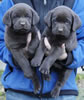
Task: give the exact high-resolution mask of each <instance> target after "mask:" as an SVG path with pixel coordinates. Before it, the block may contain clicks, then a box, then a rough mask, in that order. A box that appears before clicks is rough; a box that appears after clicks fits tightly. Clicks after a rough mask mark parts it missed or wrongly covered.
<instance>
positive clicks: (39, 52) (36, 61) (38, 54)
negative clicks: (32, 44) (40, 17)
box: [31, 39, 45, 67]
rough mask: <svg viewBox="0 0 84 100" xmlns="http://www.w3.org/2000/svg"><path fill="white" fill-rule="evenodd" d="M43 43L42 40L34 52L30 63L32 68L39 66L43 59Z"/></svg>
mask: <svg viewBox="0 0 84 100" xmlns="http://www.w3.org/2000/svg"><path fill="white" fill-rule="evenodd" d="M44 49H45V48H44V43H43V39H42V40H41V42H40V44H39V47H38V48H37V50H36V53H35V56H34V58H33V59H32V61H31V65H32V66H34V67H37V66H40V64H41V62H42V59H43V57H44Z"/></svg>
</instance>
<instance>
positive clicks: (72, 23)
mask: <svg viewBox="0 0 84 100" xmlns="http://www.w3.org/2000/svg"><path fill="white" fill-rule="evenodd" d="M44 21H45V23H46V24H47V26H48V27H49V28H51V30H52V34H53V35H60V36H64V37H65V38H68V37H69V35H70V33H71V32H72V31H76V30H77V29H78V28H79V27H80V25H81V21H80V19H79V17H78V16H77V14H76V13H74V12H73V11H72V10H71V9H70V8H68V7H66V6H59V7H56V8H55V9H53V10H51V11H50V12H49V13H48V14H47V15H46V16H45V18H44Z"/></svg>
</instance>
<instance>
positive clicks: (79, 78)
mask: <svg viewBox="0 0 84 100" xmlns="http://www.w3.org/2000/svg"><path fill="white" fill-rule="evenodd" d="M78 80H84V74H77V76H76V81H78Z"/></svg>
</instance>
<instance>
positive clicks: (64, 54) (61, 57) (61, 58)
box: [58, 43, 67, 60]
mask: <svg viewBox="0 0 84 100" xmlns="http://www.w3.org/2000/svg"><path fill="white" fill-rule="evenodd" d="M61 47H62V49H63V54H62V55H61V56H60V57H59V59H58V60H65V59H66V58H67V52H66V49H65V43H63V44H62V46H61Z"/></svg>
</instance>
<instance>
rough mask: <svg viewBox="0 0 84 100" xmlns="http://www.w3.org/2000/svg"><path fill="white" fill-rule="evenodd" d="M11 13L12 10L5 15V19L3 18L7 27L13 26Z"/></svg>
mask: <svg viewBox="0 0 84 100" xmlns="http://www.w3.org/2000/svg"><path fill="white" fill-rule="evenodd" d="M10 15H11V11H10V10H8V11H7V12H6V13H5V15H4V17H3V23H4V24H5V25H7V26H9V27H10V26H11V16H10Z"/></svg>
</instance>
